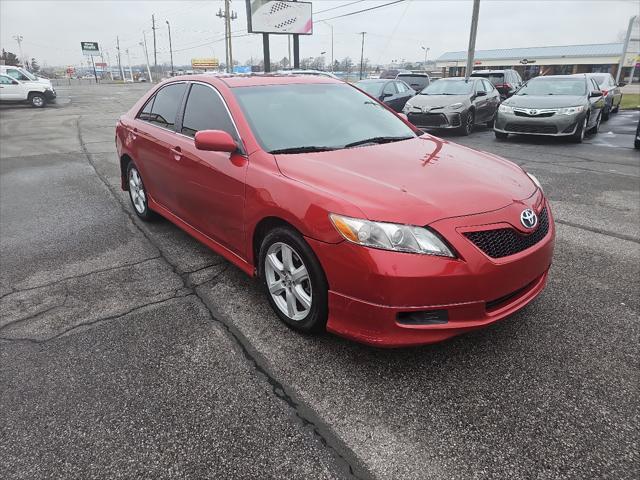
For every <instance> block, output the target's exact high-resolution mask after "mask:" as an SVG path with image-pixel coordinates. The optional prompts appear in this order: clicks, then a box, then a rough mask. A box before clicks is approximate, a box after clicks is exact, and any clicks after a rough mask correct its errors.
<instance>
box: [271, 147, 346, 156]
mask: <svg viewBox="0 0 640 480" xmlns="http://www.w3.org/2000/svg"><path fill="white" fill-rule="evenodd" d="M332 150H335V147H316V146H305V147H289V148H279V149H277V150H271V151H269V153H273V154H278V153H313V152H330V151H332Z"/></svg>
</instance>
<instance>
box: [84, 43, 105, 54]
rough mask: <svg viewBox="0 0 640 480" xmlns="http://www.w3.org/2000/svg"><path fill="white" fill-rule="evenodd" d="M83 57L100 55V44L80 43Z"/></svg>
mask: <svg viewBox="0 0 640 480" xmlns="http://www.w3.org/2000/svg"><path fill="white" fill-rule="evenodd" d="M80 46H81V47H82V54H83V55H100V48H98V42H80Z"/></svg>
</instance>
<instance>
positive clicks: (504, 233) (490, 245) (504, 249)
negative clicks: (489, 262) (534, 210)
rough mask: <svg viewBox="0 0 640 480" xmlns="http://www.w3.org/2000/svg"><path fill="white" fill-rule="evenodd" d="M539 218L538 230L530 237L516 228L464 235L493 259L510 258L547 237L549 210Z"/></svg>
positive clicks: (545, 210) (543, 212)
mask: <svg viewBox="0 0 640 480" xmlns="http://www.w3.org/2000/svg"><path fill="white" fill-rule="evenodd" d="M538 217H539V218H538V229H537V230H536V231H535V232H533V233H530V234H528V235H523V234H522V233H520V232H518V231H517V230H515V229H514V228H498V229H496V230H483V231H479V232H466V233H465V234H464V235H465V236H466V237H467V238H468V239H469V240H471V241H472V242H473V244H474V245H475V246H476V247H478V248H479V249H480V250H482V251H483V252H484V253H486V254H487V255H489V256H490V257H491V258H503V257H508V256H509V255H515V254H516V253H519V252H522V251H523V250H526V249H527V248H530V247H533V246H534V245H535V244H536V243H538V242H539V241H540V240H542V239H543V238H544V237H545V236H546V235H547V232H548V231H549V217H548V215H547V209H546V208H544V209H543V210H542V211H541V212H540V215H539V216H538Z"/></svg>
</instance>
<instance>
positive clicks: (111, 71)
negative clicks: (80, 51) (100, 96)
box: [106, 52, 113, 81]
mask: <svg viewBox="0 0 640 480" xmlns="http://www.w3.org/2000/svg"><path fill="white" fill-rule="evenodd" d="M106 55H107V68H108V69H109V76H110V77H111V81H113V70H112V69H111V57H110V56H109V52H106Z"/></svg>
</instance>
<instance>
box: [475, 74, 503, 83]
mask: <svg viewBox="0 0 640 480" xmlns="http://www.w3.org/2000/svg"><path fill="white" fill-rule="evenodd" d="M471 76H472V77H482V78H486V79H487V80H489V81H490V82H491V83H493V84H494V85H502V84H503V83H504V73H473V74H472V75H471Z"/></svg>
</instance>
